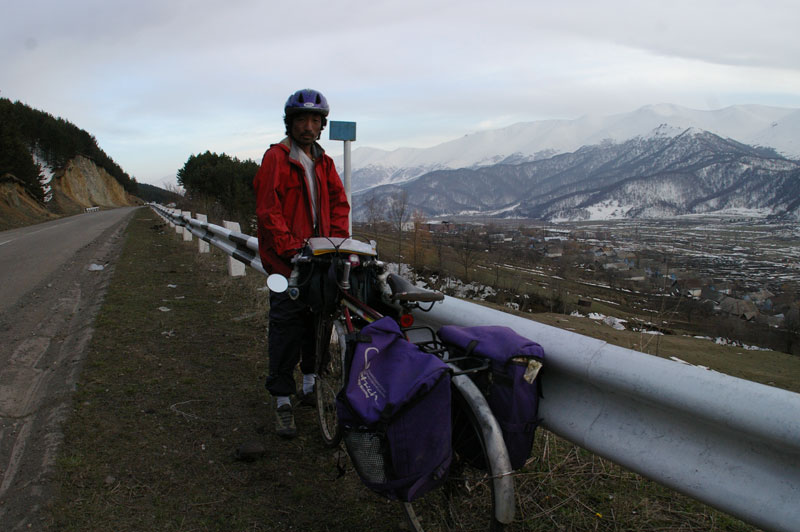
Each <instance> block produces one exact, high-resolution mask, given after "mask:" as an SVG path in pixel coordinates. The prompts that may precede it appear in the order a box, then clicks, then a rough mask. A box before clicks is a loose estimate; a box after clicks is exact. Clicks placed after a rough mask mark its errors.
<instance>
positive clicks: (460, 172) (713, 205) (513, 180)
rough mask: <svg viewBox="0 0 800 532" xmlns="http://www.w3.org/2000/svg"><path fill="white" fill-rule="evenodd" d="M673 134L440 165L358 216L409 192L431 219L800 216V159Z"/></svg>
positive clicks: (364, 198) (375, 192)
mask: <svg viewBox="0 0 800 532" xmlns="http://www.w3.org/2000/svg"><path fill="white" fill-rule="evenodd" d="M673 133H674V132H673V131H671V130H670V131H667V129H666V128H664V127H663V126H661V129H660V131H659V130H658V128H657V130H654V131H652V132H650V134H648V135H644V136H638V137H635V138H633V139H630V140H627V141H625V142H622V143H615V142H610V141H607V142H602V143H600V144H595V145H591V146H582V147H581V148H580V149H578V150H576V151H574V152H570V153H562V154H559V155H555V156H553V157H550V158H546V159H539V160H534V161H527V162H522V163H518V164H495V165H489V166H476V167H472V168H461V169H445V170H441V169H440V170H436V171H433V172H429V173H427V174H424V175H422V176H418V177H416V178H414V179H412V180H409V181H406V182H403V183H400V184H388V185H382V186H379V187H375V188H373V189H370V190H366V191H362V192H361V193H360V194H356V196H357V197H358V198H359V201H357V202H354V204H355V205H356V217H357V218H358V217H363V216H364V212H363V211H364V207H363V205H365V204H366V203H368V202H369V201H377V202H378V203H379V204H380V205H382V207H381V208H382V210H383V212H388V209H389V205H390V204H391V202H392V201H393V198H394V197H395V196H396V195H397V193H398V191H405V193H406V195H407V198H408V204H409V207H410V209H411V210H418V211H420V212H421V213H423V214H424V215H426V216H454V215H469V214H481V215H487V214H490V215H495V216H500V215H502V216H506V217H520V218H537V219H546V220H551V221H566V220H596V219H609V218H612V219H613V218H638V217H649V218H653V217H655V218H658V217H669V216H680V215H685V214H704V213H713V212H720V211H725V210H731V209H747V210H751V211H753V210H756V211H760V212H762V213H763V214H764V215H776V216H788V217H791V218H794V219H800V210H798V201H797V200H796V199H794V198H798V197H800V162H799V161H793V160H790V159H787V158H785V157H782V156H781V155H780V154H778V153H777V152H776V151H775V150H774V149H772V148H765V147H758V146H749V145H747V144H744V143H741V142H738V141H736V140H733V139H730V138H723V137H720V136H719V135H716V134H713V133H710V132H708V131H704V130H701V129H698V128H696V127H690V128H687V129H685V130H683V131H682V132H680V133H679V134H677V135H674V134H673ZM370 198H375V200H370Z"/></svg>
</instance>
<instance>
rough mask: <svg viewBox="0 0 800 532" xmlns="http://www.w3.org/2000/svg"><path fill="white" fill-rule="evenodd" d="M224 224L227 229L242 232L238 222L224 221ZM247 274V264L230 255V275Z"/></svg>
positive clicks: (240, 275)
mask: <svg viewBox="0 0 800 532" xmlns="http://www.w3.org/2000/svg"><path fill="white" fill-rule="evenodd" d="M222 226H223V227H225V229H229V230H231V231H236V232H237V233H239V232H240V229H239V224H238V223H237V222H226V221H223V222H222ZM244 274H245V264H244V263H243V262H240V261H238V260H236V259H234V258H233V257H228V275H230V276H231V277H242V276H243V275H244Z"/></svg>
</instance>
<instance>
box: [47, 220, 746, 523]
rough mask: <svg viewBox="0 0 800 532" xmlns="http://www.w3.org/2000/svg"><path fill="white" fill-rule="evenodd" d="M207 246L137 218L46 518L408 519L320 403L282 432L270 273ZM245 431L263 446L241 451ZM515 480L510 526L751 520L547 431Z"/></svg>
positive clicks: (99, 325) (99, 322)
mask: <svg viewBox="0 0 800 532" xmlns="http://www.w3.org/2000/svg"><path fill="white" fill-rule="evenodd" d="M196 246H197V241H196V240H194V241H193V242H191V243H185V242H182V241H181V239H180V237H178V236H177V235H176V234H175V232H174V229H170V228H169V227H168V226H165V225H164V224H163V223H162V222H161V220H160V219H159V218H158V217H157V216H156V215H155V214H154V213H152V212H151V211H149V210H146V209H141V210H139V211H138V212H137V213H136V215H135V217H134V218H133V219H132V221H131V223H130V226H129V228H128V232H127V240H126V244H125V246H124V250H123V252H122V255H121V257H120V259H119V260H118V263H117V265H116V267H115V272H114V278H113V280H112V282H111V284H110V286H109V289H108V293H107V295H106V298H105V303H104V305H103V308H102V309H101V311H100V313H99V314H98V316H97V319H96V326H95V329H96V330H95V334H94V337H93V341H92V344H91V346H90V350H89V353H88V356H87V359H86V361H85V365H84V368H83V372H82V375H81V378H80V381H79V384H78V386H77V390H76V392H75V395H74V403H73V411H72V414H71V416H70V419H69V421H68V423H67V425H66V427H65V437H64V442H63V445H62V447H61V451H60V455H59V457H58V459H57V464H58V467H57V478H56V481H57V483H58V485H59V486H60V495H59V497H58V498H57V500H55V501H54V502H53V505H52V507H51V508H50V517H49V519H48V522H47V527H48V529H49V530H54V531H56V530H57V531H106V530H109V531H110V530H113V531H119V532H123V531H150V530H166V531H186V532H188V531H283V530H299V531H309V532H313V531H350V530H369V531H400V530H407V527H406V526H405V523H404V518H403V515H402V511H401V508H400V505H398V504H396V503H390V502H387V501H384V500H382V499H380V498H379V497H377V496H376V495H373V494H372V493H371V492H370V491H369V490H367V489H366V488H364V487H363V486H362V485H361V483H360V481H359V480H358V478H357V476H356V474H355V472H354V471H353V469H352V467H351V465H350V463H349V460H348V459H347V458H346V456H345V455H343V454H342V453H341V451H339V450H331V449H328V448H326V447H324V445H323V444H322V441H321V438H320V437H319V435H318V429H317V426H316V416H315V412H314V411H313V410H311V409H297V410H296V414H297V424H298V429H299V436H298V438H296V439H294V440H288V441H287V440H282V439H280V438H278V437H276V436H275V434H274V430H273V426H272V420H273V418H272V408H271V406H270V404H269V400H268V398H267V395H266V393H265V391H264V389H263V379H264V377H265V375H266V371H267V366H266V363H267V356H266V329H267V319H266V315H267V307H268V303H267V300H268V297H267V293H266V292H265V291H263V290H262V288H263V285H264V278H263V277H262V276H260V275H259V274H255V273H254V272H253V271H248V274H247V276H245V277H244V278H233V279H232V278H229V277H228V276H227V273H226V271H225V270H226V260H227V257H226V256H224V255H222V254H221V253H220V252H218V251H216V250H213V249H212V253H211V254H208V255H200V254H199V253H198V252H197V247H196ZM547 316H548V317H549V316H553V319H562V318H566V316H559V317H556V316H555V315H547ZM548 319H549V318H548ZM576 320H578V319H577V318H576ZM583 321H584V322H586V326H587V327H589V328H591V327H595V325H596V324H594V323H593V322H590V321H589V320H586V319H583ZM555 324H556V325H565V324H564V323H560V322H558V323H555ZM577 324H578V322H577V321H576V322H575V324H572V322H571V321H570V323H567V324H566V325H570V326H573V327H577ZM598 331H599V332H603V331H602V329H599V330H598ZM576 332H580V331H576ZM596 332H597V331H596ZM692 340H693V339H692ZM695 341H697V342H700V340H695ZM682 358H683V357H682ZM245 443H249V444H255V445H261V446H263V448H264V453H263V456H262V457H261V458H258V459H255V460H253V461H243V460H239V459H237V458H236V456H235V452H236V450H237V449H238V448H239V446H241V445H242V444H245ZM516 483H517V486H518V496H519V505H518V506H519V509H518V512H519V522H518V523H516V524H515V525H514V526H512V527H510V530H520V531H521V530H532V531H551V530H571V531H583V530H602V531H612V530H614V531H617V530H629V531H634V530H637V531H639V530H642V531H656V530H659V531H694V530H697V531H700V530H703V531H706V530H719V531H722V530H733V531H751V530H754V528H753V527H750V526H748V525H746V524H744V523H742V522H741V521H738V520H736V519H733V518H732V517H730V516H728V515H726V514H723V513H721V512H718V511H716V510H713V509H711V508H709V507H707V506H705V505H703V504H701V503H698V502H696V501H694V500H692V499H690V498H687V497H685V496H682V495H680V494H678V493H676V492H674V491H672V490H670V489H668V488H665V487H662V486H660V485H658V484H656V483H654V482H652V481H649V480H647V479H644V478H642V477H641V476H639V475H636V474H634V473H632V472H630V471H627V470H625V469H624V468H622V467H620V466H617V465H614V464H612V463H611V462H609V461H607V460H604V459H601V458H599V457H597V456H596V455H593V454H591V453H589V452H587V451H585V450H583V449H581V448H580V447H577V446H575V445H573V444H571V443H569V442H567V441H565V440H563V439H561V438H558V437H557V436H555V435H553V434H552V433H549V432H547V431H543V430H542V431H540V432H539V433H538V434H537V439H536V443H535V445H534V451H533V454H532V458H531V459H530V460H529V463H528V466H527V467H526V468H525V469H524V470H523V471H522V472H521V473H520V474H518V475H517V476H516Z"/></svg>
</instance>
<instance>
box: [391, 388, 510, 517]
mask: <svg viewBox="0 0 800 532" xmlns="http://www.w3.org/2000/svg"><path fill="white" fill-rule="evenodd" d="M452 389H453V395H452V403H453V406H452V410H453V413H452V420H453V462H452V465H451V467H450V473H449V474H448V478H447V480H446V481H445V483H444V485H443V486H441V487H440V488H437V489H435V490H433V491H431V492H429V493H427V494H426V495H424V496H423V497H421V498H420V499H417V500H415V501H413V502H410V503H408V502H405V503H403V506H404V510H405V513H406V517H407V519H408V523H409V525H410V526H411V529H412V530H414V531H415V532H439V531H450V530H458V531H464V530H475V531H478V530H480V531H487V530H489V531H492V532H499V531H502V530H503V529H504V525H503V524H502V523H500V522H499V521H498V520H497V519H496V518H495V501H496V500H497V499H496V496H495V482H494V481H493V478H494V476H495V475H497V474H498V473H497V471H493V470H494V469H497V467H496V466H495V465H494V462H493V460H490V459H489V455H488V453H487V445H486V440H485V438H484V435H483V432H482V431H481V428H480V424H479V422H478V420H477V417H476V414H475V413H474V412H473V410H472V408H471V407H470V406H469V402H468V401H467V400H466V399H465V398H464V397H463V396H462V394H461V392H460V391H458V389H457V388H456V387H455V386H454V387H453V388H452Z"/></svg>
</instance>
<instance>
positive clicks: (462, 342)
mask: <svg viewBox="0 0 800 532" xmlns="http://www.w3.org/2000/svg"><path fill="white" fill-rule="evenodd" d="M438 335H439V338H441V340H442V342H444V343H445V344H446V345H447V346H448V348H449V349H450V351H451V356H455V357H458V356H465V355H469V354H471V355H477V356H481V357H486V358H488V359H489V360H490V364H489V369H490V371H489V372H488V374H485V375H482V374H480V373H479V374H477V376H476V377H475V379H474V380H475V381H476V384H477V385H478V387H479V388H480V389H481V390H482V391H483V393H484V395H485V396H486V402H488V403H489V407H490V408H491V409H492V413H493V414H494V416H495V418H497V421H498V423H499V424H500V428H501V429H502V430H503V439H504V440H505V442H506V448H507V449H508V455H509V458H510V459H511V467H513V468H514V469H519V468H521V467H522V466H524V465H525V462H526V461H527V459H528V457H529V456H530V454H531V448H532V447H533V437H534V433H535V431H536V427H537V425H538V424H539V422H540V419H539V418H538V415H537V413H538V410H539V396H540V382H539V379H538V378H537V377H538V372H539V369H541V363H542V362H543V361H544V349H542V346H540V345H539V344H537V343H536V342H533V341H531V340H528V339H527V338H524V337H522V336H520V335H519V334H517V333H515V332H514V331H513V330H512V329H510V328H508V327H501V326H485V327H458V326H455V325H445V326H443V327H441V328H440V329H439V331H438Z"/></svg>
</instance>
